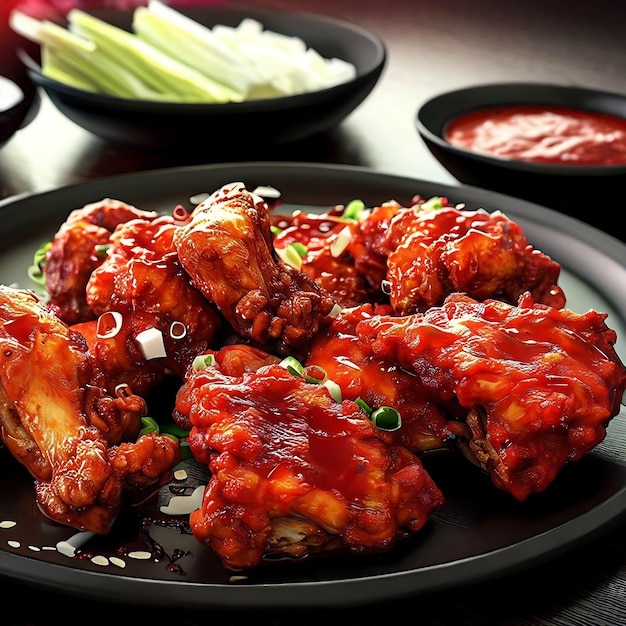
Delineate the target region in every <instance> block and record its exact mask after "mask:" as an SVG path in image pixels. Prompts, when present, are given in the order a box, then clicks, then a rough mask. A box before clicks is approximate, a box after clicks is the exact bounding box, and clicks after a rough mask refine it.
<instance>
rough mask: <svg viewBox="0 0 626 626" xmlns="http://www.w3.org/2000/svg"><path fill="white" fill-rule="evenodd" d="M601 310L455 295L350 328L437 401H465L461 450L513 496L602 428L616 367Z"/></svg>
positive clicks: (625, 379) (548, 476) (625, 381)
mask: <svg viewBox="0 0 626 626" xmlns="http://www.w3.org/2000/svg"><path fill="white" fill-rule="evenodd" d="M606 317H607V316H606V314H604V313H598V312H595V311H593V310H591V311H588V312H587V313H584V314H578V313H574V312H573V311H570V310H568V309H555V308H553V307H549V306H545V305H540V304H536V303H534V301H533V299H532V297H531V296H530V294H525V295H524V296H523V297H522V298H520V302H519V305H518V306H512V305H509V304H506V303H503V302H499V301H495V300H490V301H486V302H482V303H481V302H478V301H476V300H474V299H473V298H470V297H469V296H466V295H463V294H453V295H451V296H449V297H448V298H447V299H446V301H445V302H444V304H443V305H442V306H441V307H433V308H431V309H429V310H428V311H426V312H425V313H423V314H419V313H418V314H414V315H411V316H406V317H391V316H378V317H376V316H375V317H372V318H370V319H366V320H363V321H362V322H360V323H359V324H358V325H357V327H356V335H357V337H358V338H359V339H360V340H361V341H362V342H364V343H366V344H367V345H369V346H371V350H372V352H373V354H374V355H376V356H378V357H379V358H383V359H385V360H387V361H389V362H392V363H394V362H395V363H397V364H398V365H400V366H401V367H403V368H405V369H407V370H409V371H412V372H414V373H415V375H416V376H417V378H418V380H419V382H420V384H421V385H423V386H424V387H425V388H427V389H428V390H429V391H430V392H431V393H433V394H435V395H439V396H440V397H441V399H442V400H444V401H450V400H453V399H456V401H457V402H458V403H459V405H460V406H461V407H463V408H464V409H466V410H467V416H466V422H467V424H468V425H469V427H470V429H471V440H470V441H469V450H470V451H471V453H472V454H473V456H474V457H475V459H476V460H477V462H478V463H480V465H481V466H482V467H483V468H484V469H485V470H486V471H488V472H489V474H490V475H491V478H492V480H493V482H494V483H495V484H496V485H497V486H498V487H500V488H501V489H503V490H505V491H507V492H509V493H511V494H512V495H513V496H514V497H515V498H517V499H518V500H520V501H523V500H525V499H526V498H527V497H528V496H529V495H530V494H531V493H534V492H539V491H542V490H544V489H546V487H548V485H550V483H551V482H552V481H553V480H554V478H555V476H556V475H557V473H558V472H559V471H560V470H561V469H562V468H563V466H564V465H565V464H566V463H568V462H570V461H576V460H578V459H580V458H581V457H582V456H583V455H584V454H586V453H587V452H589V451H590V450H591V449H592V448H594V447H595V446H596V445H597V444H598V443H600V442H601V441H602V440H603V438H604V437H605V435H606V427H607V424H608V423H609V421H610V420H611V418H612V417H614V416H615V415H617V413H618V412H619V405H620V400H621V397H622V394H623V392H624V389H625V387H626V368H625V367H624V365H623V363H622V362H621V361H620V359H619V357H618V355H617V354H616V352H615V350H614V347H613V346H614V344H615V341H616V333H615V331H613V330H612V329H610V328H609V327H608V326H607V325H606Z"/></svg>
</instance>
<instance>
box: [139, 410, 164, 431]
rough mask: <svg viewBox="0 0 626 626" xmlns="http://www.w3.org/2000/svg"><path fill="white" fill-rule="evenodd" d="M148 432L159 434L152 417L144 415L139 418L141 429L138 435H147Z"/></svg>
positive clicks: (157, 425) (157, 426) (156, 424)
mask: <svg viewBox="0 0 626 626" xmlns="http://www.w3.org/2000/svg"><path fill="white" fill-rule="evenodd" d="M150 433H155V434H156V435H158V434H159V424H158V422H157V421H156V420H155V419H154V418H153V417H149V416H148V415H146V416H145V417H142V418H141V430H140V431H139V435H149V434H150Z"/></svg>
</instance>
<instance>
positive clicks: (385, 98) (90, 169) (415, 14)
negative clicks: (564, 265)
mask: <svg viewBox="0 0 626 626" xmlns="http://www.w3.org/2000/svg"><path fill="white" fill-rule="evenodd" d="M232 4H241V5H247V6H256V7H270V8H276V9H277V10H285V9H289V8H293V7H294V6H295V3H290V2H288V1H287V0H266V1H265V2H247V3H244V2H237V3H235V2H233V3H232ZM621 6H622V7H624V8H620V3H616V2H612V1H610V0H607V1H604V0H598V1H596V2H588V1H585V0H569V1H566V0H549V1H547V2H546V1H545V0H526V1H525V2H516V3H513V2H511V3H509V2H502V1H501V0H474V1H473V2H471V3H470V2H467V1H466V0H421V1H416V0H394V2H391V3H387V2H379V1H376V0H342V1H341V2H326V1H325V0H299V2H298V3H297V7H298V9H301V10H306V11H312V12H315V13H322V14H327V15H332V16H335V17H338V18H342V19H347V20H350V21H352V22H355V23H358V24H360V25H361V26H364V27H366V28H368V29H370V30H372V31H375V32H376V33H378V34H379V35H380V36H381V37H382V38H383V39H384V40H385V42H386V45H387V50H388V61H387V65H386V67H385V70H384V72H383V75H382V78H381V80H380V82H379V84H378V85H377V86H376V88H375V90H374V91H373V92H372V93H371V95H370V96H369V97H368V98H367V100H366V101H365V102H364V103H363V104H362V105H361V106H360V107H358V108H357V109H356V110H355V111H354V112H353V113H352V114H351V115H350V116H349V117H348V118H347V119H346V120H345V122H344V123H342V124H341V125H340V127H338V128H337V129H334V130H333V131H331V132H328V133H325V134H324V135H322V136H318V137H314V138H312V139H309V140H306V141H303V142H301V143H299V144H297V145H292V146H288V147H282V148H275V149H267V148H262V149H258V150H257V151H256V152H255V149H254V147H252V148H251V149H249V150H248V149H244V150H242V153H241V155H240V156H241V159H240V160H242V161H244V160H257V161H267V160H273V161H275V160H279V161H280V160H284V161H302V162H327V163H343V164H353V165H363V166H367V167H371V168H374V169H376V170H378V171H380V172H384V173H393V174H398V175H403V176H412V177H416V178H421V179H425V180H432V181H435V182H441V183H444V184H455V183H456V181H455V180H454V179H453V178H452V177H451V176H450V175H449V174H448V173H447V172H446V171H445V170H444V169H443V167H441V166H440V165H439V164H438V163H437V162H436V161H435V160H434V159H433V157H432V156H431V155H430V153H429V152H428V150H427V149H426V148H425V147H424V145H423V144H422V142H421V140H420V138H419V136H418V134H417V132H416V130H415V126H414V117H415V113H416V110H417V107H418V106H419V104H420V103H421V102H423V101H424V100H425V99H426V98H428V97H429V96H431V95H433V94H436V93H439V92H441V91H444V90H447V89H452V88H458V87H463V86H468V85H473V84H476V83H484V82H492V81H510V80H521V81H541V82H550V81H552V82H559V83H563V84H572V85H579V86H588V87H597V88H601V89H605V90H609V91H622V92H626V71H624V69H625V68H626V45H625V44H624V35H623V27H624V17H626V5H621ZM5 7H6V5H5ZM0 40H1V41H0V54H1V56H0V67H1V68H2V69H3V70H5V71H6V70H7V69H8V70H9V71H14V70H16V67H17V66H16V65H15V64H14V63H13V60H12V56H11V50H10V38H9V37H6V36H3V34H2V32H0ZM2 42H4V44H3V43H2ZM198 158H200V157H195V160H194V159H193V158H192V157H190V156H185V155H184V154H181V153H180V152H178V153H176V154H174V153H172V152H167V151H166V152H156V151H152V152H149V151H144V150H141V149H136V148H131V147H127V146H118V145H114V144H111V143H107V142H106V141H104V140H102V139H99V138H97V137H95V136H93V135H91V134H89V133H88V132H87V131H84V130H83V129H81V128H79V127H78V126H76V125H74V124H73V123H72V122H70V121H68V120H67V119H65V118H64V117H63V116H62V115H61V114H60V113H59V112H58V111H57V110H56V109H55V107H54V106H53V105H52V104H51V103H50V102H49V101H48V100H47V99H46V97H45V96H43V97H42V102H41V107H40V109H39V111H38V113H37V116H36V117H35V119H34V120H33V121H32V122H31V123H30V124H29V125H28V126H26V127H25V128H23V129H21V130H20V131H19V132H18V133H17V134H16V135H14V137H13V138H12V139H10V140H9V142H8V143H6V144H5V145H4V146H3V147H2V148H1V149H0V199H1V198H7V197H11V196H14V195H18V194H25V193H33V192H40V191H44V190H48V189H53V188H57V187H61V186H65V185H68V184H73V183H78V182H82V181H86V180H90V179H94V178H97V177H105V176H110V175H114V174H118V173H126V172H137V171H142V170H149V169H156V168H162V167H172V166H180V165H188V164H191V163H196V162H198ZM201 159H202V160H201V162H203V163H211V162H218V161H219V160H220V159H219V154H217V155H214V154H207V155H203V156H202V157H201ZM229 160H232V158H231V159H229ZM590 219H591V218H590ZM624 229H625V225H624V218H623V217H621V218H620V217H617V218H616V222H615V225H614V227H611V229H610V230H611V234H612V235H613V236H616V237H617V238H620V239H622V240H625V237H624V233H625V231H624ZM625 531H626V524H622V525H620V526H618V527H616V528H613V529H610V530H608V531H607V532H606V533H604V534H602V536H601V537H599V538H595V539H594V540H593V541H590V542H589V543H587V544H585V545H583V546H582V547H580V548H577V549H576V550H575V551H573V552H569V553H567V554H564V555H561V556H560V557H558V558H555V559H553V560H551V561H549V562H548V563H545V564H542V565H541V566H539V567H534V568H531V569H528V570H526V571H523V572H519V573H515V574H511V575H507V576H504V577H502V578H499V579H498V580H493V581H489V582H482V583H481V584H480V585H478V584H476V585H469V586H466V587H463V588H460V589H451V590H444V591H439V592H434V593H429V594H426V595H422V596H419V597H411V598H404V599H401V600H394V601H391V602H386V603H381V604H377V605H375V606H369V605H364V606H358V607H349V608H340V609H337V608H333V609H324V608H318V609H313V610H310V611H309V610H307V611H306V612H303V611H299V610H295V609H287V610H281V609H276V610H268V609H265V610H261V611H254V612H252V611H249V610H246V609H245V608H242V609H241V610H234V611H233V610H230V611H225V610H210V611H208V610H207V611H205V612H203V613H199V612H197V611H196V612H189V611H186V610H185V608H184V607H172V608H171V609H157V610H155V609H149V608H144V607H136V606H127V605H118V604H116V603H115V598H111V604H106V605H104V604H99V603H96V602H91V601H85V600H82V599H72V598H70V597H69V596H68V597H65V596H62V595H61V594H53V593H49V592H42V591H41V590H31V589H26V590H24V589H21V588H20V585H19V584H16V583H15V582H12V581H3V593H2V595H3V597H4V598H5V599H8V598H11V597H13V592H15V597H16V598H17V594H18V592H20V591H26V593H27V594H28V595H29V596H30V595H31V594H32V597H34V598H36V601H35V602H32V601H30V600H26V601H25V602H24V601H20V602H19V604H18V602H13V603H10V602H6V601H5V603H4V606H3V608H2V611H1V615H2V617H0V622H1V623H2V624H3V625H6V626H56V625H59V626H60V625H61V624H63V626H74V625H78V624H79V623H83V622H84V620H85V619H86V618H89V617H90V616H91V615H97V616H98V617H99V618H100V619H99V621H100V622H101V623H103V624H105V623H111V624H113V623H116V624H119V625H120V626H122V625H124V624H126V623H128V624H131V623H133V624H134V623H137V620H141V621H142V622H143V621H144V620H145V621H146V622H153V623H158V624H161V623H162V624H168V625H171V626H177V625H179V624H180V625H187V626H190V625H193V624H209V623H212V624H216V623H220V622H222V623H223V622H226V621H228V623H229V624H231V625H237V626H238V625H239V624H241V625H243V624H244V623H249V622H251V621H254V623H256V624H263V625H267V626H270V624H271V625H275V626H283V625H285V626H287V624H289V623H291V622H293V621H294V620H296V621H297V622H299V623H307V624H308V623H311V624H313V623H314V622H315V623H317V622H318V621H322V622H326V623H328V624H335V623H337V624H339V623H345V622H348V621H349V622H354V623H360V624H363V625H364V626H365V625H370V624H372V625H374V624H377V623H378V621H379V619H380V618H381V616H383V615H388V614H389V612H390V611H392V612H393V613H394V616H395V615H398V616H400V615H401V614H403V615H407V616H408V617H404V618H402V619H404V620H408V622H409V623H415V624H417V623H419V624H421V625H431V624H449V625H456V624H459V625H461V624H463V625H466V624H476V625H483V624H502V625H507V626H522V625H523V626H531V625H532V626H535V625H536V626H540V625H541V626H548V625H549V626H587V625H601V624H607V625H611V626H614V625H619V624H626V542H625V541H624V538H623V537H624V532H625ZM27 597H28V596H27ZM7 611H8V613H7ZM7 615H8V618H7ZM7 619H8V621H7Z"/></svg>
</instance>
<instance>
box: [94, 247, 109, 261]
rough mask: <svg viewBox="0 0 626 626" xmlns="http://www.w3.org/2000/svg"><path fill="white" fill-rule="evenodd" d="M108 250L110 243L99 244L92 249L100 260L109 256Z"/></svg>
mask: <svg viewBox="0 0 626 626" xmlns="http://www.w3.org/2000/svg"><path fill="white" fill-rule="evenodd" d="M110 249H111V244H110V243H101V244H98V245H97V246H95V247H94V251H95V253H96V257H97V258H98V259H100V260H102V259H106V257H107V255H108V254H109V250H110Z"/></svg>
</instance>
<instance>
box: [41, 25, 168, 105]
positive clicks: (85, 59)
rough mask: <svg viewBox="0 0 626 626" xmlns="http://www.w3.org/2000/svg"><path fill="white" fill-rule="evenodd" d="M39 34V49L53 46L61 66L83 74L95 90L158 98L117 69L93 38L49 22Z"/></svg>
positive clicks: (124, 95) (136, 80)
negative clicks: (91, 39)
mask: <svg viewBox="0 0 626 626" xmlns="http://www.w3.org/2000/svg"><path fill="white" fill-rule="evenodd" d="M39 37H40V41H41V45H42V49H46V48H54V49H55V50H56V55H57V56H59V55H60V56H62V58H63V63H64V65H65V67H67V66H72V67H73V68H74V69H75V70H76V71H78V72H80V73H81V74H83V75H85V76H87V77H88V78H89V80H91V81H92V82H93V83H95V84H96V85H97V87H98V91H101V92H103V93H107V94H110V95H114V96H118V97H121V98H141V99H150V100H153V99H155V98H158V94H156V93H155V92H154V91H153V90H152V89H150V88H149V87H148V86H147V85H146V84H145V83H143V82H142V81H141V80H139V79H138V78H137V77H136V76H135V75H134V74H132V73H129V72H128V71H126V70H125V69H124V68H120V67H119V66H118V65H117V63H115V61H114V60H113V59H111V58H110V57H109V56H107V55H106V54H104V53H103V52H102V51H101V50H100V48H99V47H98V46H97V45H96V44H95V43H94V42H93V41H89V40H87V39H85V38H83V37H81V36H80V35H77V34H76V33H72V32H70V31H69V30H66V29H65V28H63V27H61V26H59V25H58V24H55V23H54V22H49V21H43V22H42V23H41V25H40V28H39ZM53 59H54V57H53ZM42 70H43V68H42ZM48 71H52V72H53V73H54V71H55V70H54V67H53V68H52V70H50V67H47V68H46V72H48ZM46 75H48V74H46Z"/></svg>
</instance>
